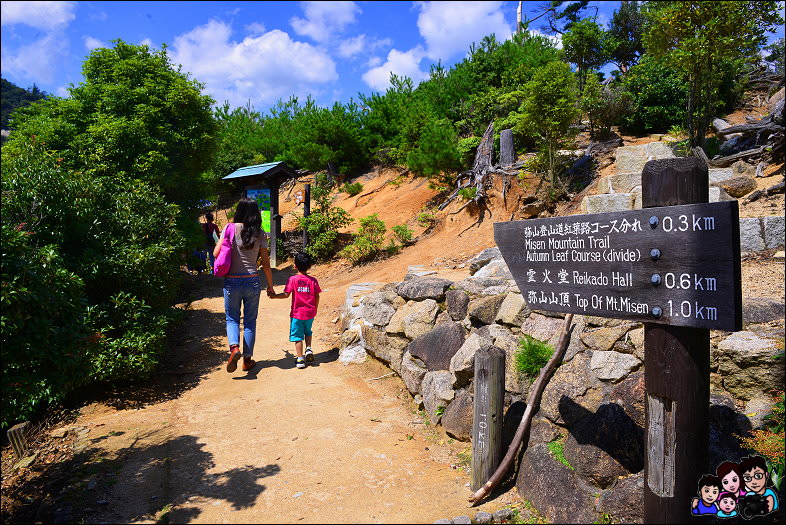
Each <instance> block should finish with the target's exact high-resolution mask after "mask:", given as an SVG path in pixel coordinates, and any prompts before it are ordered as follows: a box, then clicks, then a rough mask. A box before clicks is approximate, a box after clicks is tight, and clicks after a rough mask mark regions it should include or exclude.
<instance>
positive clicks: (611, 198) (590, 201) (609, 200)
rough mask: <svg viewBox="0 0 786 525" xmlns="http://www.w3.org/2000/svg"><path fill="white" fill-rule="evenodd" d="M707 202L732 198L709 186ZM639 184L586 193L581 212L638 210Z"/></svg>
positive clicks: (639, 202) (717, 188)
mask: <svg viewBox="0 0 786 525" xmlns="http://www.w3.org/2000/svg"><path fill="white" fill-rule="evenodd" d="M709 190H710V194H709V202H721V201H730V200H734V197H731V196H730V195H729V194H728V193H726V191H725V190H724V189H723V188H721V187H719V186H710V188H709ZM641 208H642V204H641V186H636V187H634V188H632V189H631V191H628V192H624V193H600V194H598V195H587V196H586V197H584V200H582V201H581V213H606V212H612V211H624V210H640V209H641Z"/></svg>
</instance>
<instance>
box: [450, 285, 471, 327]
mask: <svg viewBox="0 0 786 525" xmlns="http://www.w3.org/2000/svg"><path fill="white" fill-rule="evenodd" d="M445 303H446V304H447V309H448V314H450V318H451V319H453V320H454V321H461V320H462V319H464V318H465V317H466V316H467V305H469V295H467V292H465V291H464V290H448V291H447V292H445Z"/></svg>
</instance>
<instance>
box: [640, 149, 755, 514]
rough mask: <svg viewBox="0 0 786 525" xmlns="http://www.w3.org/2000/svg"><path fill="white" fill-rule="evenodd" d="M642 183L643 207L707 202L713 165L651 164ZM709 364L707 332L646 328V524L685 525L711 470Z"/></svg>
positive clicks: (684, 160)
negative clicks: (699, 487) (700, 482)
mask: <svg viewBox="0 0 786 525" xmlns="http://www.w3.org/2000/svg"><path fill="white" fill-rule="evenodd" d="M641 184H642V204H643V207H644V208H652V207H656V206H673V205H678V204H695V203H702V202H707V201H708V197H709V180H708V172H707V165H706V163H704V162H702V161H701V160H700V159H698V158H696V157H681V158H672V159H660V160H651V161H649V162H647V164H645V166H644V171H643V173H642V176H641ZM645 227H646V226H645ZM737 237H738V238H739V235H738V236H737ZM652 248H660V247H658V246H653V247H652ZM661 251H663V250H661ZM668 257H669V254H668V253H666V252H663V253H662V260H663V261H664V264H668ZM709 364H710V332H709V330H706V329H703V328H688V327H681V326H670V325H664V324H654V323H644V388H645V396H646V399H645V404H644V406H645V421H646V432H645V450H646V451H647V457H646V460H645V463H644V465H645V466H644V479H645V484H644V485H645V486H644V523H684V522H685V521H686V520H687V518H688V517H689V516H690V515H691V514H690V504H691V498H692V497H693V496H694V495H696V491H697V488H696V483H697V482H698V480H699V478H700V477H701V475H702V474H704V473H706V472H709V471H708V470H707V468H708V464H707V462H708V448H709V397H710V370H709Z"/></svg>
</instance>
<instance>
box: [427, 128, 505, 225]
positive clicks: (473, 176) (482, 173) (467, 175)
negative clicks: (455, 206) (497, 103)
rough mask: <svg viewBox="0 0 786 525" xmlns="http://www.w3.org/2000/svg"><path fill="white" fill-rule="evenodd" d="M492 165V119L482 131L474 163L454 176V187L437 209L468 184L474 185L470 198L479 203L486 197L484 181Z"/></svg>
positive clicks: (449, 201)
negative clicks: (472, 196) (473, 191)
mask: <svg viewBox="0 0 786 525" xmlns="http://www.w3.org/2000/svg"><path fill="white" fill-rule="evenodd" d="M493 166H494V121H492V122H490V123H489V125H488V127H487V128H486V132H485V133H483V139H482V140H481V141H480V144H479V145H478V149H477V152H476V153H475V163H474V164H473V165H472V169H471V170H467V171H462V172H461V173H459V176H458V177H456V189H455V190H454V191H453V193H451V194H450V196H449V197H448V198H447V199H445V202H443V203H442V204H440V205H439V208H438V209H440V210H443V209H445V207H446V206H447V205H448V204H450V203H451V202H453V199H455V198H456V195H458V192H459V190H461V189H463V188H468V187H470V186H474V187H475V197H474V198H473V199H472V200H473V201H474V202H476V203H478V204H479V203H480V202H481V201H482V200H483V199H485V198H486V183H487V180H488V175H489V172H490V171H491V170H492V168H493ZM465 181H466V182H465Z"/></svg>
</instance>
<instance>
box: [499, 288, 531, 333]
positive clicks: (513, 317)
mask: <svg viewBox="0 0 786 525" xmlns="http://www.w3.org/2000/svg"><path fill="white" fill-rule="evenodd" d="M527 315H529V308H527V302H526V301H525V300H524V297H522V296H521V294H520V293H509V294H507V295H506V296H505V300H503V301H502V304H501V305H500V307H499V311H498V312H497V319H496V321H498V322H500V323H503V324H508V325H512V326H521V323H523V322H524V319H526V318H527Z"/></svg>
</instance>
